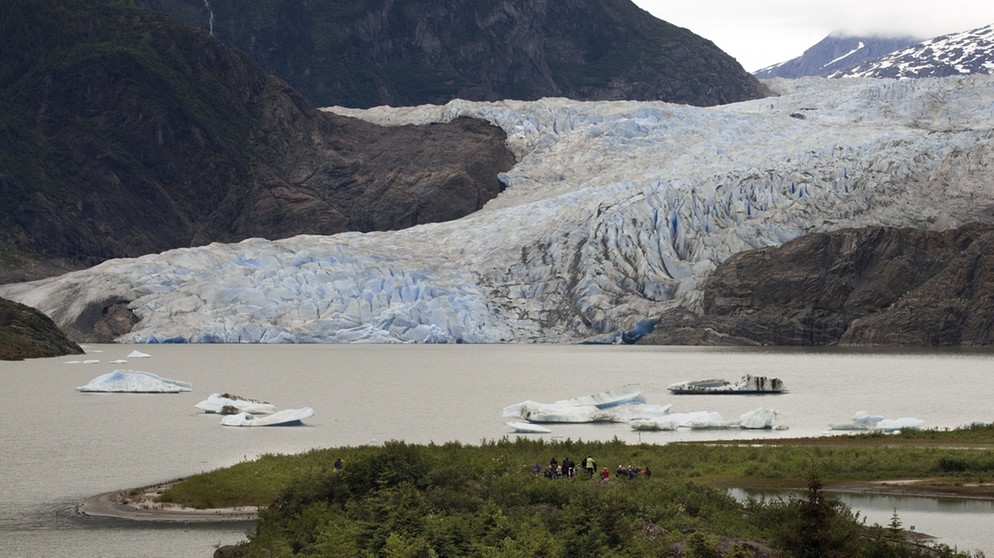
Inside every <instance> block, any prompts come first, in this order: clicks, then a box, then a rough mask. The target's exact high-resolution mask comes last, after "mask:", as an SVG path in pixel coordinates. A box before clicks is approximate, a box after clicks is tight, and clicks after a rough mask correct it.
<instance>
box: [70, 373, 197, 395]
mask: <svg viewBox="0 0 994 558" xmlns="http://www.w3.org/2000/svg"><path fill="white" fill-rule="evenodd" d="M76 390H77V391H81V392H87V393H179V392H182V391H190V390H191V387H190V384H189V382H181V381H179V380H170V379H168V378H163V377H161V376H159V375H157V374H153V373H151V372H145V371H142V370H114V371H113V372H108V373H106V374H101V375H100V376H97V377H96V378H94V379H92V380H90V383H88V384H86V385H85V386H80V387H77V388H76Z"/></svg>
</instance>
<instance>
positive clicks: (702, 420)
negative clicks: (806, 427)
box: [631, 408, 787, 431]
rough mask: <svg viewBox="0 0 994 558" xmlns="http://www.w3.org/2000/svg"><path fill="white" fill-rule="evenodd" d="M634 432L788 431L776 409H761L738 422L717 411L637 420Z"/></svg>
mask: <svg viewBox="0 0 994 558" xmlns="http://www.w3.org/2000/svg"><path fill="white" fill-rule="evenodd" d="M631 427H632V430H661V431H673V430H677V429H678V428H690V429H692V430H727V429H734V428H741V429H749V430H764V429H771V430H786V429H787V427H786V426H785V425H783V424H782V423H780V412H779V411H777V410H775V409H766V408H760V409H756V410H755V411H749V412H747V413H745V414H744V415H742V416H741V417H739V420H738V421H726V420H724V419H723V418H721V414H720V413H717V412H715V411H694V412H690V413H670V414H667V415H662V416H658V417H654V418H645V419H636V420H633V421H632V422H631Z"/></svg>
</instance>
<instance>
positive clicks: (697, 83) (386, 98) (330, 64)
mask: <svg viewBox="0 0 994 558" xmlns="http://www.w3.org/2000/svg"><path fill="white" fill-rule="evenodd" d="M138 3H139V4H141V5H145V6H148V7H150V8H152V9H154V10H158V11H162V12H165V13H169V14H171V15H173V16H175V17H177V18H178V19H180V20H181V21H183V22H185V23H187V24H189V25H192V26H199V27H201V28H204V29H210V30H212V31H213V33H214V34H215V36H217V37H218V38H220V39H221V40H223V41H225V42H227V43H228V44H231V45H232V46H235V47H237V48H239V49H241V50H243V51H245V52H247V53H249V55H251V56H252V57H253V58H254V59H255V60H256V61H258V62H259V64H260V65H261V66H262V67H263V68H265V69H266V71H268V72H270V73H273V74H275V75H277V76H280V77H281V78H283V79H285V80H286V81H287V82H288V83H290V84H291V85H292V86H293V87H294V88H295V89H296V90H298V91H300V92H301V93H302V94H303V95H304V96H305V97H306V98H307V99H308V100H309V101H310V102H311V103H313V104H315V105H317V106H331V105H342V106H349V107H361V108H365V107H370V106H376V105H384V104H385V105H393V106H407V105H418V104H424V103H434V104H442V103H445V102H447V101H449V100H452V99H454V98H461V99H468V100H480V101H488V100H497V99H506V98H509V99H520V100H534V99H538V98H541V97H553V96H558V97H569V98H572V99H579V100H618V99H627V100H663V101H670V102H675V103H684V104H691V105H699V106H709V105H715V104H724V103H730V102H736V101H743V100H747V99H755V98H759V97H763V96H766V95H768V92H767V91H766V89H765V87H764V86H763V85H762V84H760V83H759V82H758V81H757V80H756V79H755V78H754V77H753V76H751V75H749V74H748V72H746V71H745V70H744V69H743V68H742V66H741V65H739V64H738V62H736V61H735V60H734V59H732V58H731V57H730V56H728V55H727V54H725V53H724V52H722V51H721V50H720V49H718V48H717V47H716V46H715V45H714V44H713V43H711V42H710V41H707V40H705V39H703V38H701V37H699V36H697V35H694V34H693V33H691V32H690V31H688V30H686V29H682V28H679V27H676V26H674V25H671V24H669V23H666V22H664V21H660V20H658V19H656V18H655V17H653V16H652V15H650V14H649V13H648V12H645V11H643V10H642V9H640V8H638V7H637V6H636V5H635V4H633V3H632V2H631V1H630V0H555V1H550V0H363V1H354V0H349V1H346V0H330V1H324V2H301V1H293V2H275V3H273V2H236V1H233V0H211V2H210V3H209V6H208V5H207V4H205V3H204V2H203V0H139V1H138Z"/></svg>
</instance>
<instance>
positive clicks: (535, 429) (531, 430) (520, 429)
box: [504, 422, 552, 434]
mask: <svg viewBox="0 0 994 558" xmlns="http://www.w3.org/2000/svg"><path fill="white" fill-rule="evenodd" d="M504 424H506V425H508V426H509V427H511V429H512V430H514V431H515V432H517V433H519V434H548V433H549V432H552V431H551V430H549V429H548V428H546V427H544V426H539V425H537V424H532V423H530V422H505V423H504Z"/></svg>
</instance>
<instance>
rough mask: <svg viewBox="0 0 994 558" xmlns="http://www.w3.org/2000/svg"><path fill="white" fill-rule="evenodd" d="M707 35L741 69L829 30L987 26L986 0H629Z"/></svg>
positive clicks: (795, 51) (942, 30)
mask: <svg viewBox="0 0 994 558" xmlns="http://www.w3.org/2000/svg"><path fill="white" fill-rule="evenodd" d="M635 3H636V4H637V5H638V6H639V7H641V8H642V9H644V10H646V11H648V12H649V13H651V14H652V15H654V16H655V17H657V18H659V19H662V20H665V21H668V22H670V23H672V24H674V25H679V26H680V27H686V28H687V29H690V30H691V31H693V32H694V33H696V34H698V35H700V36H702V37H704V38H706V39H709V40H711V41H712V42H714V43H715V44H716V45H718V47H719V48H721V49H722V50H724V51H725V52H727V53H728V54H730V55H731V56H733V57H734V58H736V59H737V60H738V61H739V63H740V64H742V65H743V66H744V67H745V68H746V69H747V70H750V71H754V70H758V69H759V68H762V67H765V66H768V65H770V64H775V63H777V62H783V61H786V60H789V59H791V58H794V57H796V56H799V55H800V54H801V53H803V52H804V51H805V50H806V49H807V48H808V47H810V46H812V45H814V44H815V43H817V42H818V41H820V40H821V39H823V38H825V37H826V36H828V35H829V34H831V33H833V32H839V31H841V32H844V33H848V34H853V35H882V36H916V37H921V38H923V39H924V38H930V37H935V36H938V35H944V34H946V33H954V32H957V31H966V30H969V29H974V28H977V27H983V26H985V25H990V24H992V23H994V2H991V1H990V0H946V1H944V2H937V1H935V0H901V1H891V0H833V1H830V0H804V1H799V0H635Z"/></svg>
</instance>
